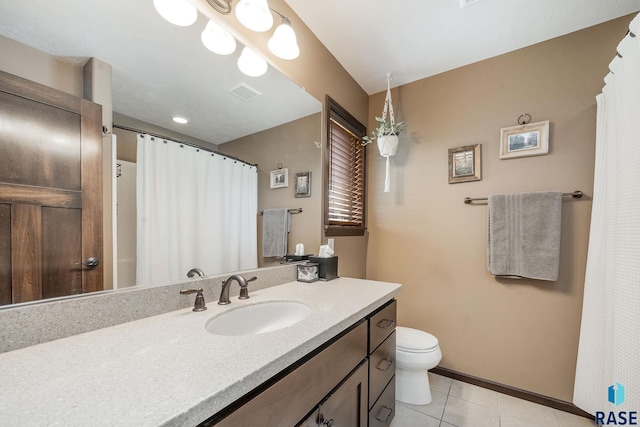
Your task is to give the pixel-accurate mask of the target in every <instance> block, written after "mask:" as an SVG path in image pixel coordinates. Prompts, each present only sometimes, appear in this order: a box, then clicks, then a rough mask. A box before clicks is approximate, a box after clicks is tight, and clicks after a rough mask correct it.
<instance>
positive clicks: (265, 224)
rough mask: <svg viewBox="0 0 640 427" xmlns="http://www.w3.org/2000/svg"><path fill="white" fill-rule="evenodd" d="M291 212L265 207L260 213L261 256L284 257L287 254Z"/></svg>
mask: <svg viewBox="0 0 640 427" xmlns="http://www.w3.org/2000/svg"><path fill="white" fill-rule="evenodd" d="M290 227H291V214H290V213H289V209H265V210H264V211H263V213H262V256H263V257H264V258H268V257H284V256H285V255H286V254H287V243H288V241H289V230H290Z"/></svg>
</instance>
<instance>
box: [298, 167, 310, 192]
mask: <svg viewBox="0 0 640 427" xmlns="http://www.w3.org/2000/svg"><path fill="white" fill-rule="evenodd" d="M296 197H311V172H300V173H297V174H296Z"/></svg>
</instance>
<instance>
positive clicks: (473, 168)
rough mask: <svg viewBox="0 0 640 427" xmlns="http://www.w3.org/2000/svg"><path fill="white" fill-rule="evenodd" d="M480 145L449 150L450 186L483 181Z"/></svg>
mask: <svg viewBox="0 0 640 427" xmlns="http://www.w3.org/2000/svg"><path fill="white" fill-rule="evenodd" d="M480 156H481V154H480V144H475V145H464V146H462V147H456V148H449V184H456V183H458V182H469V181H480V180H481V179H482V170H481V167H482V166H481V158H480Z"/></svg>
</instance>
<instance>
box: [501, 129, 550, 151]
mask: <svg viewBox="0 0 640 427" xmlns="http://www.w3.org/2000/svg"><path fill="white" fill-rule="evenodd" d="M548 152H549V120H545V121H544V122H537V123H527V124H524V125H520V126H512V127H508V128H502V129H500V158H501V159H512V158H514V157H528V156H542V155H544V154H547V153H548Z"/></svg>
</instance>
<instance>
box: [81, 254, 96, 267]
mask: <svg viewBox="0 0 640 427" xmlns="http://www.w3.org/2000/svg"><path fill="white" fill-rule="evenodd" d="M81 264H82V265H84V266H85V267H87V268H96V267H97V266H99V265H100V260H99V259H98V258H96V257H92V256H91V257H89V258H87V260H86V261H85V262H83V263H81Z"/></svg>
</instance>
